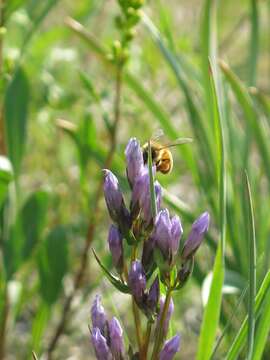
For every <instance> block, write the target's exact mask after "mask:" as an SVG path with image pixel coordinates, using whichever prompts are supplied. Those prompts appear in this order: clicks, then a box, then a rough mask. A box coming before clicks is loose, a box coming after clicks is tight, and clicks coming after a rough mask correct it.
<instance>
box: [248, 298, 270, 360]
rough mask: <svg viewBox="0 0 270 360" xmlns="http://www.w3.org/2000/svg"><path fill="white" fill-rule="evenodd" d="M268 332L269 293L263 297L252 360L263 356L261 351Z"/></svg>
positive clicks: (269, 328) (269, 321)
mask: <svg viewBox="0 0 270 360" xmlns="http://www.w3.org/2000/svg"><path fill="white" fill-rule="evenodd" d="M269 332H270V292H269V291H268V293H267V294H266V296H265V301H264V305H263V309H262V313H261V316H260V319H259V324H258V326H257V327H256V336H255V339H254V341H255V343H254V351H253V355H252V360H260V359H262V356H263V351H264V348H265V345H266V343H267V340H268V336H269Z"/></svg>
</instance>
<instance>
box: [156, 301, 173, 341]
mask: <svg viewBox="0 0 270 360" xmlns="http://www.w3.org/2000/svg"><path fill="white" fill-rule="evenodd" d="M159 304H160V308H159V314H158V318H157V326H158V325H159V323H160V320H161V316H162V312H163V308H164V304H165V296H161V298H160V301H159ZM173 311H174V304H173V299H172V298H171V300H170V304H169V308H168V311H167V314H166V319H165V321H164V337H166V335H167V332H168V329H169V323H170V319H171V316H172V313H173Z"/></svg>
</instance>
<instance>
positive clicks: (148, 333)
mask: <svg viewBox="0 0 270 360" xmlns="http://www.w3.org/2000/svg"><path fill="white" fill-rule="evenodd" d="M152 324H153V322H152V321H150V320H148V322H147V328H146V333H145V341H144V344H143V350H142V358H143V360H147V353H148V348H149V343H150V337H151V331H152Z"/></svg>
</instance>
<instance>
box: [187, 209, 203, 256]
mask: <svg viewBox="0 0 270 360" xmlns="http://www.w3.org/2000/svg"><path fill="white" fill-rule="evenodd" d="M209 222H210V215H209V213H208V212H204V213H203V214H202V215H201V216H200V217H199V218H198V219H197V220H195V222H194V223H193V224H192V228H191V232H190V234H189V236H188V239H187V241H186V242H185V244H184V247H183V251H182V258H183V259H188V258H189V257H191V256H192V255H194V253H195V252H196V250H197V249H198V247H199V246H200V245H201V243H202V240H203V237H204V234H205V233H206V231H207V230H208V227H209Z"/></svg>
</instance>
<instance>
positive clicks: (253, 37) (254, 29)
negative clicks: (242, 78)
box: [249, 0, 260, 86]
mask: <svg viewBox="0 0 270 360" xmlns="http://www.w3.org/2000/svg"><path fill="white" fill-rule="evenodd" d="M257 3H258V2H257V1H256V0H250V10H251V11H250V21H251V32H250V51H249V85H250V86H255V85H256V75H257V74H256V73H257V63H258V58H259V43H260V41H259V40H260V36H259V14H258V4H257Z"/></svg>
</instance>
